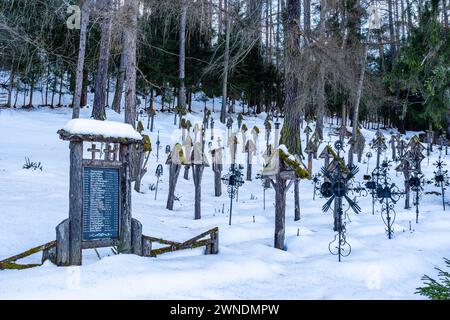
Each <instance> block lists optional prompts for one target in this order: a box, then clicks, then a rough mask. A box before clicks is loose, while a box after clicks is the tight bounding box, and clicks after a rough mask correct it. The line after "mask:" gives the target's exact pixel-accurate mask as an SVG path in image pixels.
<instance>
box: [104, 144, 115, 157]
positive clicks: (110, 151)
mask: <svg viewBox="0 0 450 320" xmlns="http://www.w3.org/2000/svg"><path fill="white" fill-rule="evenodd" d="M117 150H118V149H117V146H116V145H114V148H112V147H111V145H110V144H108V145H107V148H106V149H104V150H103V152H105V161H116V160H117ZM111 155H112V159H111Z"/></svg>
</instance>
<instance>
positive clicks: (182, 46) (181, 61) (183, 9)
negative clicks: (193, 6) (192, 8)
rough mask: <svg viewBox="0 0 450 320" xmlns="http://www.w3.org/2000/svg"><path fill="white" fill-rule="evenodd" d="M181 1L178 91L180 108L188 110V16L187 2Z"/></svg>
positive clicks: (185, 0)
mask: <svg viewBox="0 0 450 320" xmlns="http://www.w3.org/2000/svg"><path fill="white" fill-rule="evenodd" d="M180 1H181V14H180V55H179V81H180V89H179V90H178V106H179V108H180V109H181V110H183V111H184V110H186V87H185V84H184V79H185V63H186V14H187V0H180Z"/></svg>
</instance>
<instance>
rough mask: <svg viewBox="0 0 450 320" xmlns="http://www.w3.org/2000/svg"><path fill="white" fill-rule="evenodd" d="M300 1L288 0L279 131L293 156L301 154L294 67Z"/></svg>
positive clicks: (296, 54)
mask: <svg viewBox="0 0 450 320" xmlns="http://www.w3.org/2000/svg"><path fill="white" fill-rule="evenodd" d="M299 16H300V0H288V2H287V21H286V23H285V25H286V41H285V66H284V75H285V76H284V78H285V79H284V87H285V96H286V98H285V102H284V112H285V118H284V125H283V129H282V130H281V139H280V143H281V144H284V145H286V147H287V148H288V150H289V152H290V153H291V154H293V155H298V156H300V155H301V154H302V146H301V140H300V121H301V117H300V115H301V109H302V108H301V107H299V100H300V99H299V84H298V79H297V72H298V71H299V70H297V69H298V68H297V67H296V63H297V60H298V58H299V55H300V43H299V25H298V20H299V19H298V17H299Z"/></svg>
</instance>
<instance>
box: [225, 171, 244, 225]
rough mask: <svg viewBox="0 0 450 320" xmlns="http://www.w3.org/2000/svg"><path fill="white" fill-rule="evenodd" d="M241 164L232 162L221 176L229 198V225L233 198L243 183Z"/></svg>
mask: <svg viewBox="0 0 450 320" xmlns="http://www.w3.org/2000/svg"><path fill="white" fill-rule="evenodd" d="M243 169H244V167H243V166H241V165H236V164H232V165H231V167H230V170H229V172H228V173H227V174H226V175H225V176H224V177H223V178H222V181H223V183H224V184H225V185H226V186H227V192H228V197H229V198H230V219H229V225H230V226H231V216H232V214H233V199H235V198H236V197H237V195H238V192H239V188H240V187H242V185H243V184H244V179H243V176H244V174H243V173H242V170H243Z"/></svg>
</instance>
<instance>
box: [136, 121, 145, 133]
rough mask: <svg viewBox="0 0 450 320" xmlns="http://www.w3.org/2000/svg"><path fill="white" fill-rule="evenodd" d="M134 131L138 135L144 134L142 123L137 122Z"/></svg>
mask: <svg viewBox="0 0 450 320" xmlns="http://www.w3.org/2000/svg"><path fill="white" fill-rule="evenodd" d="M136 130H137V132H139V133H142V132H144V124H143V123H142V121H138V124H137V127H136Z"/></svg>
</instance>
